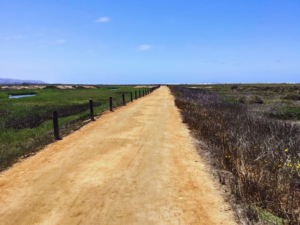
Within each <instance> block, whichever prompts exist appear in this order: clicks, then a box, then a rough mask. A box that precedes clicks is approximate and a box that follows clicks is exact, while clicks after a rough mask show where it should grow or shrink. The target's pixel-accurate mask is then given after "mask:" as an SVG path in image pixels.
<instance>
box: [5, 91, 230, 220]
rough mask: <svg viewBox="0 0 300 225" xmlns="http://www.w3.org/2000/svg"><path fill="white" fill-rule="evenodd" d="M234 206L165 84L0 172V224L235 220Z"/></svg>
mask: <svg viewBox="0 0 300 225" xmlns="http://www.w3.org/2000/svg"><path fill="white" fill-rule="evenodd" d="M196 161H198V162H196ZM228 208H229V206H228V205H226V204H225V203H224V201H223V199H222V197H221V195H220V193H219V191H218V190H217V189H216V188H215V186H214V184H213V182H212V181H211V179H210V175H208V174H207V173H206V172H205V165H204V164H203V163H202V162H201V159H200V158H199V156H198V155H197V153H196V151H195V149H194V146H193V144H192V139H191V138H190V137H189V133H188V130H187V129H186V128H185V127H184V125H183V124H182V123H181V120H180V117H179V112H178V111H177V109H176V108H175V106H174V102H173V97H172V95H171V94H170V92H169V89H168V88H167V87H161V88H160V89H158V90H156V91H155V92H154V93H152V94H150V95H148V96H146V97H144V98H142V99H139V100H138V101H135V102H134V103H131V104H129V105H128V106H127V107H122V108H119V109H117V110H116V111H115V112H114V113H106V114H105V115H103V116H102V117H101V118H100V119H98V120H97V121H96V122H93V123H90V124H88V125H86V126H85V127H83V128H82V129H80V130H78V131H77V132H75V133H73V134H71V135H69V136H67V137H65V138H64V139H63V140H62V141H58V142H56V143H53V144H51V145H49V146H48V147H46V148H45V149H44V150H43V151H41V152H39V153H38V154H36V155H35V156H33V157H30V158H28V159H26V160H25V161H23V162H22V163H19V164H16V165H15V166H14V167H13V168H11V169H9V170H8V171H6V172H4V173H2V174H0V224H1V225H3V224H4V225H7V224H13V225H16V224H49V225H50V224H51V225H53V224H60V225H61V224H64V225H66V224H72V225H74V224H87V225H91V224H101V225H102V224H103V225H106V224H122V225H123V224H130V225H131V224H142V225H144V224H205V225H211V224H235V222H234V220H233V216H232V212H231V211H228Z"/></svg>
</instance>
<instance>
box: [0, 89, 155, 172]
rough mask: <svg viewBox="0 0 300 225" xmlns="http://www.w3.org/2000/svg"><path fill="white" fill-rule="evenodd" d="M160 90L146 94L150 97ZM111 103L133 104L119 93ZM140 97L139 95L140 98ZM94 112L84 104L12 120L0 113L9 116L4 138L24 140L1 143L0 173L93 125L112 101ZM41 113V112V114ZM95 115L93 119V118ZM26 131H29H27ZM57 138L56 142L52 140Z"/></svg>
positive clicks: (97, 104) (1, 130)
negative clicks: (21, 137) (50, 144)
mask: <svg viewBox="0 0 300 225" xmlns="http://www.w3.org/2000/svg"><path fill="white" fill-rule="evenodd" d="M158 87H159V86H157V87H154V88H151V89H149V90H147V93H151V92H152V91H154V90H155V89H157V88H158ZM117 94H119V96H115V97H114V98H113V101H112V108H117V107H121V106H123V105H124V102H123V99H122V94H124V96H125V104H128V103H129V102H131V93H130V92H127V93H117ZM142 96H143V95H142V94H141V96H139V94H138V93H137V97H138V98H139V97H142ZM132 100H135V93H132ZM50 107H51V108H53V110H56V111H57V114H58V118H57V120H59V127H58V131H59V133H58V137H56V136H55V135H53V133H55V132H54V126H53V122H54V120H53V119H54V112H53V110H50ZM92 107H93V110H91V105H90V103H89V102H87V103H85V104H76V105H71V106H67V107H62V106H59V105H57V106H55V105H53V106H46V107H45V110H44V112H43V113H34V111H33V113H32V114H31V115H29V116H24V117H17V118H14V117H9V113H10V112H9V111H6V110H0V116H7V115H8V118H6V120H5V121H4V122H2V123H0V135H1V136H2V138H3V137H4V139H5V137H6V136H11V134H16V135H20V134H23V133H24V135H22V136H25V137H26V138H23V139H22V140H20V141H19V140H17V141H10V142H5V143H0V171H2V170H4V169H6V168H7V167H9V166H10V165H12V164H13V163H14V162H16V161H17V160H18V159H20V158H21V157H27V156H29V155H31V154H34V153H35V152H36V151H38V150H40V149H41V148H43V147H44V146H45V145H47V144H49V143H51V142H53V141H54V140H55V139H57V140H58V139H61V137H64V136H65V135H68V134H70V133H71V132H72V131H74V130H77V129H79V128H80V127H81V126H82V125H84V124H86V123H88V122H90V121H91V120H90V118H93V117H92V116H96V117H97V116H100V115H101V114H102V113H103V112H104V111H107V110H109V109H110V103H109V100H108V99H107V100H103V99H101V100H96V101H93V103H92ZM39 110H40V108H39ZM40 111H42V110H40ZM91 112H93V115H91ZM25 130H26V131H25ZM53 137H54V138H53Z"/></svg>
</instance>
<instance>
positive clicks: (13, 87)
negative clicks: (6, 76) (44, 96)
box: [0, 85, 46, 90]
mask: <svg viewBox="0 0 300 225" xmlns="http://www.w3.org/2000/svg"><path fill="white" fill-rule="evenodd" d="M0 87H1V88H2V89H7V90H21V89H30V90H34V89H43V88H45V87H46V86H41V85H30V86H0Z"/></svg>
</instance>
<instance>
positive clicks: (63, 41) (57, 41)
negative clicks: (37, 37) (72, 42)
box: [54, 39, 66, 44]
mask: <svg viewBox="0 0 300 225" xmlns="http://www.w3.org/2000/svg"><path fill="white" fill-rule="evenodd" d="M65 42H66V40H63V39H60V40H56V41H55V42H54V44H63V43H65Z"/></svg>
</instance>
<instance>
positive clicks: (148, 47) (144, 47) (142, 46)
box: [138, 45, 152, 51]
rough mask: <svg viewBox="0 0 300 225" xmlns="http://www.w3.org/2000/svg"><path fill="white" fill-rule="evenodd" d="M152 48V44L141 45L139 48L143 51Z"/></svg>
mask: <svg viewBox="0 0 300 225" xmlns="http://www.w3.org/2000/svg"><path fill="white" fill-rule="evenodd" d="M150 48H152V46H151V45H140V46H139V48H138V49H139V50H141V51H147V50H149V49H150Z"/></svg>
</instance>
